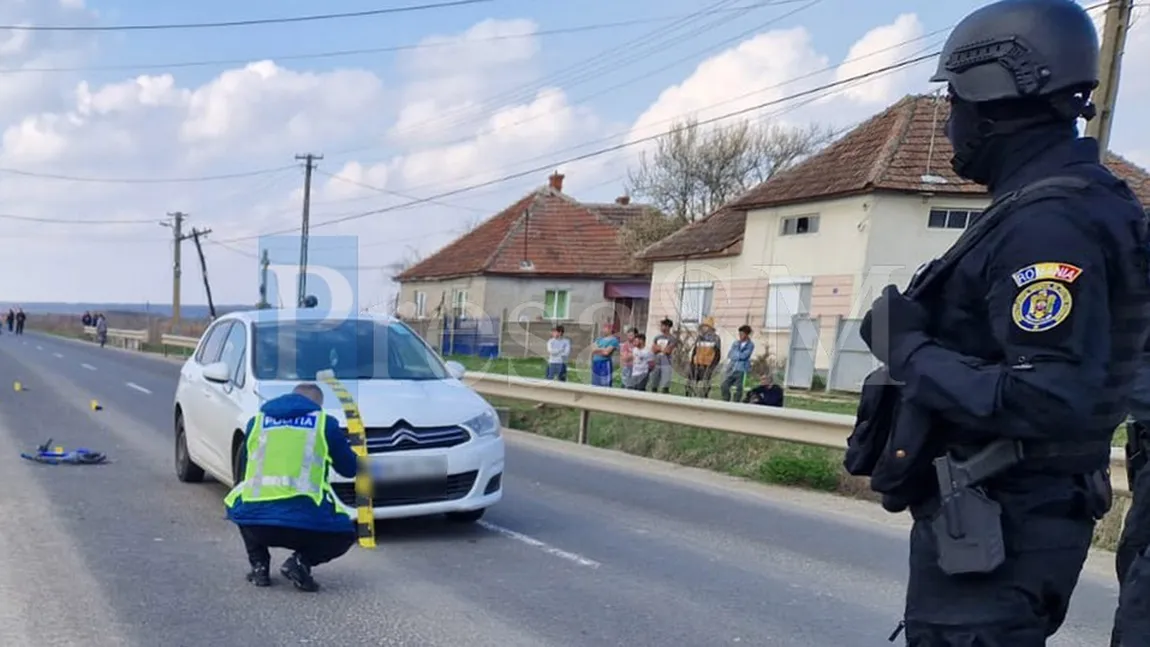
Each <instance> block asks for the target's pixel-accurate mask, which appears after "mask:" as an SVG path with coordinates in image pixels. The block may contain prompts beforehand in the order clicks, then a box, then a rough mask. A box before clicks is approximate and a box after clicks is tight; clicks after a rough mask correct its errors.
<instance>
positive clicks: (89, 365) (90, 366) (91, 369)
mask: <svg viewBox="0 0 1150 647" xmlns="http://www.w3.org/2000/svg"><path fill="white" fill-rule="evenodd" d="M80 366H83V367H84V368H86V369H88V370H89V371H94V370H96V367H95V366H92V365H91V364H81V365H80Z"/></svg>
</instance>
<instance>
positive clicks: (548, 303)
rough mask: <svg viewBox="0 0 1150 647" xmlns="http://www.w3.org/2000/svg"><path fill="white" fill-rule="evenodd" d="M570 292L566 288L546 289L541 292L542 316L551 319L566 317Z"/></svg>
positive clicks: (569, 303) (569, 302) (556, 319)
mask: <svg viewBox="0 0 1150 647" xmlns="http://www.w3.org/2000/svg"><path fill="white" fill-rule="evenodd" d="M570 305H571V293H570V292H568V291H567V290H547V291H546V292H545V293H544V294H543V318H544V319H550V320H551V321H560V320H563V319H567V308H568V306H570Z"/></svg>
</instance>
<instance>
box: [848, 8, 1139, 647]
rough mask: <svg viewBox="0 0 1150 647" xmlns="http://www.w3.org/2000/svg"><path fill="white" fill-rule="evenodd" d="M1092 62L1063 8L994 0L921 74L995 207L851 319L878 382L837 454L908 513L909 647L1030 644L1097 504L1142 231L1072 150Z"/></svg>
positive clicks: (1035, 643)
mask: <svg viewBox="0 0 1150 647" xmlns="http://www.w3.org/2000/svg"><path fill="white" fill-rule="evenodd" d="M1098 49H1099V44H1098V36H1097V33H1096V31H1095V29H1094V26H1093V24H1092V22H1091V20H1090V18H1089V16H1088V15H1087V14H1086V13H1085V11H1084V10H1083V9H1082V7H1080V6H1079V5H1078V4H1076V3H1075V2H1073V1H1072V0H1002V1H1000V2H995V3H993V4H990V5H987V6H985V7H982V8H981V9H978V10H977V11H975V12H974V13H972V14H970V15H969V16H967V17H966V18H965V19H964V20H963V21H962V22H960V23H959V24H958V26H957V27H956V28H955V29H954V31H953V33H951V35H950V37H949V38H948V40H947V42H946V45H945V47H944V48H943V52H942V55H941V58H940V62H939V67H938V71H937V73H936V74H935V75H934V77H933V79H932V80H933V81H936V82H945V83H947V84H948V91H949V102H950V111H949V116H948V119H947V123H946V134H947V138H948V139H949V140H950V142H951V143H952V144H953V147H954V158H953V160H952V165H953V167H954V170H955V171H956V172H957V173H958V175H959V176H961V177H963V178H966V179H968V180H971V181H974V182H977V183H979V184H983V185H986V187H987V188H988V189H989V190H990V193H991V195H992V197H993V202H992V203H991V206H990V207H988V208H987V209H986V211H984V212H983V213H982V215H981V216H980V217H979V218H978V219H977V220H975V222H974V223H973V224H972V225H970V226H969V227H968V228H967V229H966V230H965V231H964V232H963V234H962V235H961V237H960V238H959V240H958V241H957V242H956V243H955V245H954V247H952V248H951V250H949V251H948V252H947V254H945V255H944V256H943V257H941V258H939V259H937V260H936V261H934V262H932V263H930V264H928V265H926V266H924V267H923V268H921V269H920V271H919V272H918V273H916V276H915V278H914V279H912V281H911V283H910V285H909V286H908V287H907V290H906V291H905V292H900V291H899V290H898V289H897V288H896V287H895V286H888V287H887V288H886V289H885V290H884V291H883V294H882V295H881V297H880V298H879V299H878V300H876V301H875V303H874V305H873V307H872V309H871V311H870V312H868V313H867V315H866V317H865V318H864V321H863V324H862V326H861V329H860V332H861V335H862V337H863V339H864V341H865V342H866V343H867V345H868V346H869V347H870V349H871V351H872V352H873V353H874V355H875V356H876V357H877V358H878V359H879V360H880V361H881V362H882V363H883V364H884V367H883V368H882V369H880V371H876V374H875V375H877V376H879V377H882V376H887V375H889V378H890V380H888V381H887V382H886V383H885V384H884V385H879V384H878V383H877V382H876V380H875V379H874V378H875V375H872V378H868V386H864V394H863V399H862V401H861V402H860V408H859V423H858V424H857V425H856V431H855V434H854V435H852V438H851V441H850V447H849V448H848V453H847V464H848V469H849V470H851V472H852V473H856V474H867V475H870V476H871V485H872V488H874V489H876V490H878V491H880V492H882V493H883V495H884V505H885V506H886V507H887V508H888V509H889V510H892V511H898V510H902V509H906V508H909V510H910V512H911V514H912V516H913V518H914V526H913V529H912V531H911V535H910V577H909V583H908V587H907V596H906V609H905V614H904V618H903V622H902V623H900V626H899V630H905V631H906V636H907V644H908V645H912V646H920V647H926V646H930V647H942V646H953V647H958V646H959V645H962V646H973V645H979V646H983V647H1007V646H1009V647H1040V646H1042V645H1045V644H1046V640H1047V638H1048V637H1049V636H1052V635H1053V634H1054V633H1055V632H1056V631H1057V630H1058V629H1059V627H1060V626H1061V625H1062V623H1063V621H1064V619H1065V617H1066V611H1067V607H1068V605H1069V602H1070V597H1071V593H1072V592H1073V590H1074V588H1075V585H1076V583H1077V580H1078V577H1079V574H1080V571H1081V569H1082V565H1083V562H1084V561H1085V558H1086V555H1087V552H1088V549H1089V546H1090V542H1091V538H1092V534H1093V530H1094V526H1095V522H1096V521H1097V520H1098V519H1100V518H1101V517H1102V516H1103V515H1104V514H1105V513H1106V512H1107V511H1108V510H1109V508H1110V504H1111V492H1110V489H1109V472H1108V469H1109V462H1110V441H1111V437H1112V434H1113V432H1114V429H1115V428H1116V427H1117V426H1118V424H1119V423H1121V422H1122V420H1123V419H1124V418H1125V416H1126V412H1125V407H1126V399H1127V396H1128V394H1129V392H1130V387H1131V383H1132V381H1133V378H1134V374H1135V371H1136V368H1137V363H1138V358H1139V356H1140V351H1141V350H1142V349H1143V348H1144V347H1145V345H1146V339H1147V331H1148V329H1150V247H1148V243H1150V238H1148V235H1147V227H1146V222H1145V217H1144V213H1143V210H1142V207H1141V205H1139V204H1138V202H1137V199H1136V198H1135V197H1134V195H1133V193H1132V192H1131V191H1130V189H1129V188H1128V187H1127V186H1126V184H1125V183H1124V182H1122V181H1121V180H1119V179H1117V178H1115V177H1114V176H1113V175H1112V174H1111V173H1110V172H1109V171H1108V170H1107V169H1106V168H1105V167H1104V166H1102V164H1101V163H1100V152H1099V149H1098V144H1097V142H1096V141H1095V140H1093V139H1080V138H1079V137H1078V132H1077V128H1076V125H1077V120H1078V119H1079V118H1084V119H1090V118H1093V116H1094V109H1093V106H1092V105H1091V104H1090V101H1089V98H1090V93H1091V91H1092V90H1093V89H1094V88H1095V87H1096V86H1097V75H1098V71H1097V67H1098V54H1099V53H1098ZM875 387H878V389H879V390H877V391H876V390H874V389H875ZM868 388H869V389H871V390H870V392H869V393H870V394H874V393H878V394H879V395H877V396H872V395H869V394H868ZM891 393H894V394H895V397H893V398H892V397H891ZM897 633H898V632H897V631H896V635H897ZM893 639H894V637H892V640H893Z"/></svg>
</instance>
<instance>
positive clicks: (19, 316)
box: [16, 308, 28, 335]
mask: <svg viewBox="0 0 1150 647" xmlns="http://www.w3.org/2000/svg"><path fill="white" fill-rule="evenodd" d="M27 318H28V317H27V315H25V314H24V309H23V308H16V334H17V335H23V334H24V320H25V319H27Z"/></svg>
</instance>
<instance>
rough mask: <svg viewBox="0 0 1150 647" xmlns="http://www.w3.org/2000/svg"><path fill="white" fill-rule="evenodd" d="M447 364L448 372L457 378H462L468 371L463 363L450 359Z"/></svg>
mask: <svg viewBox="0 0 1150 647" xmlns="http://www.w3.org/2000/svg"><path fill="white" fill-rule="evenodd" d="M445 365H446V366H447V372H448V374H450V375H451V377H453V378H455V379H457V380H462V379H463V376H464V375H465V374H466V373H467V369H466V368H464V366H463V364H460V363H459V362H456V361H454V360H451V361H448V362H447V363H446V364H445Z"/></svg>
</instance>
